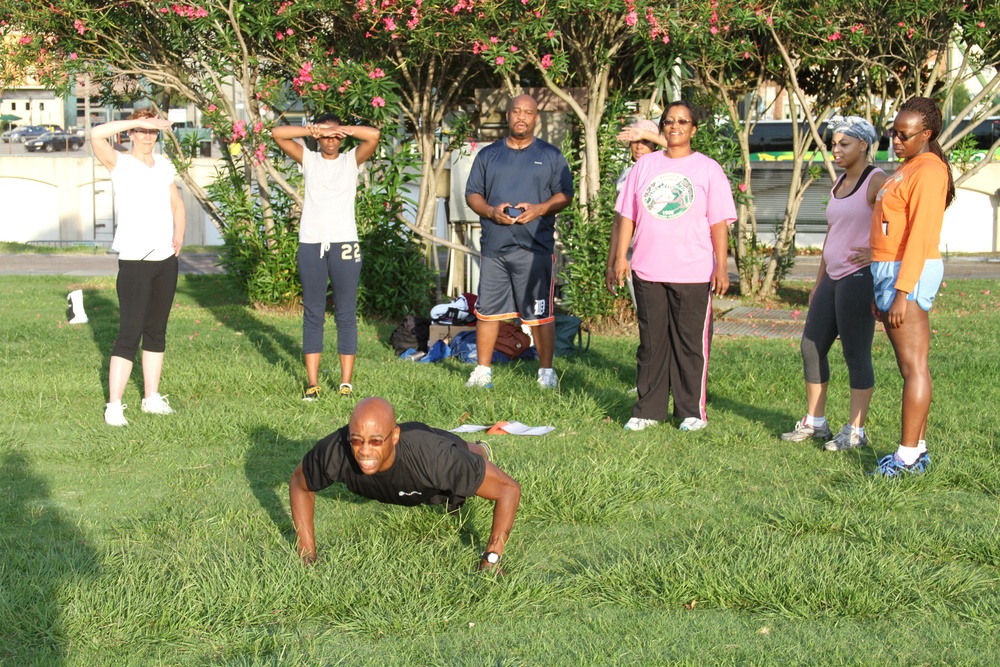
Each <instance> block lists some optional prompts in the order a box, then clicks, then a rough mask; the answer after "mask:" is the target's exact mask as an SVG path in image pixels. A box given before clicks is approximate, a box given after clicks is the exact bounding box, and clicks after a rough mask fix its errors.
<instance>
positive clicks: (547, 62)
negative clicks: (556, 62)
mask: <svg viewBox="0 0 1000 667" xmlns="http://www.w3.org/2000/svg"><path fill="white" fill-rule="evenodd" d="M550 67H552V54H551V53H546V54H545V55H544V56H542V69H548V68H550Z"/></svg>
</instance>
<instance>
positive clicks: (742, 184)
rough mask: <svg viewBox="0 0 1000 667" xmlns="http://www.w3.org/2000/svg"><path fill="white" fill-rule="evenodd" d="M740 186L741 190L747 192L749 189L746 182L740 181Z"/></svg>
mask: <svg viewBox="0 0 1000 667" xmlns="http://www.w3.org/2000/svg"><path fill="white" fill-rule="evenodd" d="M739 187H740V192H746V191H747V184H746V183H740V186H739Z"/></svg>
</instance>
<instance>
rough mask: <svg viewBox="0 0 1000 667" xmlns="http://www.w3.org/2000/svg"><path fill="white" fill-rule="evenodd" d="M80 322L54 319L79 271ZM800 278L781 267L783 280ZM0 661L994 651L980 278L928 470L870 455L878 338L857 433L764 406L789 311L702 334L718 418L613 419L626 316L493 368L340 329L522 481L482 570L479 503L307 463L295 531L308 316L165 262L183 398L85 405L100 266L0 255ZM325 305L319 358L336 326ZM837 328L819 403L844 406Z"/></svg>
mask: <svg viewBox="0 0 1000 667" xmlns="http://www.w3.org/2000/svg"><path fill="white" fill-rule="evenodd" d="M76 288H82V289H83V290H84V293H85V303H86V308H87V313H88V315H89V316H90V324H88V325H84V326H77V325H68V324H67V323H66V322H65V298H66V293H67V292H68V291H69V290H71V289H76ZM792 289H794V286H793V287H792ZM0 293H2V295H3V296H2V298H0V299H2V300H0V396H2V397H3V405H2V408H0V411H2V415H3V417H4V426H5V428H4V429H3V430H2V433H0V486H2V490H3V491H2V493H0V554H2V558H0V664H4V665H6V664H10V665H25V664H29V665H30V664H37V665H50V664H71V665H102V664H103V665H122V664H152V665H160V664H164V665H167V664H169V665H174V664H199V665H202V664H234V665H319V664H324V665H325V664H345V665H404V664H405V665H498V664H502V665H580V664H583V665H608V664H648V665H660V664H690V665H700V664H732V665H745V664H788V663H792V664H879V665H881V664H893V665H896V664H898V665H910V664H984V665H985V664H991V663H992V662H993V661H994V658H993V656H995V655H997V654H1000V645H998V644H1000V642H998V640H997V632H996V626H997V624H998V621H997V619H998V618H1000V581H998V571H1000V570H998V568H1000V538H998V525H997V524H998V521H1000V511H998V510H1000V503H998V493H1000V473H998V465H1000V460H998V459H1000V457H998V453H997V433H998V430H1000V429H998V425H997V424H998V420H997V418H996V406H997V405H1000V388H998V381H1000V353H998V349H1000V346H998V344H997V342H996V340H997V338H996V332H997V331H998V330H1000V285H998V283H997V282H995V281H977V282H973V281H969V282H965V281H947V287H946V288H945V289H944V290H943V291H942V294H941V296H940V298H939V300H938V302H937V304H936V306H935V310H934V312H933V313H932V326H933V327H934V330H935V334H934V336H933V340H932V358H931V364H932V373H933V375H934V379H935V395H934V404H933V407H932V413H931V421H930V427H929V433H928V438H929V441H930V449H931V455H932V459H933V463H932V467H931V470H930V472H929V473H928V474H926V475H924V476H922V477H918V478H912V479H901V480H898V481H894V482H886V481H883V480H879V479H873V478H871V477H869V476H868V475H867V472H868V471H870V470H871V469H872V466H873V464H874V461H875V458H876V455H877V454H883V453H886V452H889V451H892V449H893V448H894V447H895V443H896V441H897V438H898V429H899V424H898V421H899V395H900V380H899V376H898V372H897V371H896V368H895V361H894V359H893V356H892V350H891V347H890V346H889V344H888V342H887V341H886V339H885V336H884V334H881V333H880V334H877V336H876V340H875V351H874V354H875V362H876V377H877V382H878V384H877V388H876V392H875V398H874V402H873V406H872V412H871V416H870V418H869V433H870V437H871V440H872V443H873V445H874V451H872V450H864V451H861V452H847V453H842V454H830V453H826V452H823V451H821V450H820V449H819V448H818V446H816V445H813V444H790V443H783V442H780V441H779V440H778V439H777V435H778V434H779V433H780V432H782V431H783V430H787V429H788V428H790V427H791V426H792V425H793V424H794V422H795V420H796V419H798V418H800V417H801V413H802V410H803V409H804V404H803V403H804V399H803V396H802V379H801V362H800V359H799V355H798V342H797V341H792V340H762V339H750V338H741V339H731V338H717V339H716V340H715V342H714V347H713V355H712V362H711V368H710V386H709V399H710V403H709V421H710V426H709V428H708V429H706V430H704V431H700V432H697V433H689V434H688V433H681V432H679V431H677V430H676V429H675V428H672V427H670V426H667V425H664V426H661V427H657V428H653V429H649V430H646V431H643V432H641V433H629V434H627V433H625V432H624V431H623V430H622V424H623V423H624V421H625V420H626V419H627V418H628V417H629V416H630V414H631V406H632V402H633V400H634V398H633V397H632V396H630V395H629V393H628V392H629V389H630V388H631V387H633V386H634V381H635V361H634V355H635V345H636V339H635V338H634V337H620V338H608V337H595V338H594V340H593V344H592V347H591V350H590V352H588V353H586V354H584V355H582V356H580V357H578V358H574V359H557V360H556V369H557V372H558V373H559V375H560V380H561V388H560V389H559V390H558V391H557V392H554V393H547V392H545V391H544V390H541V389H540V388H539V387H538V386H537V384H536V383H535V369H536V367H537V366H536V365H535V364H533V363H522V364H514V365H509V366H504V367H498V368H497V369H496V370H495V371H494V383H495V385H496V386H495V389H493V390H492V391H470V390H468V389H466V388H465V387H464V382H465V379H466V377H467V374H468V372H469V370H470V368H469V367H468V366H465V365H462V364H460V363H457V362H455V361H453V360H449V361H446V362H443V363H438V364H414V363H409V362H401V361H397V360H395V359H394V357H393V354H392V351H391V349H390V348H389V347H388V345H387V344H386V342H387V341H388V336H389V333H390V332H391V330H392V326H391V325H385V324H379V323H368V324H364V325H363V326H362V328H361V332H360V352H359V358H358V366H357V372H356V376H355V387H356V391H357V392H358V393H359V395H361V396H365V395H380V396H384V397H386V398H388V399H389V400H390V401H392V402H393V403H394V404H395V405H396V407H397V412H398V414H399V417H400V419H401V420H409V419H416V420H421V421H425V422H427V423H430V424H431V425H434V426H438V427H442V428H454V427H455V426H457V425H458V424H459V423H462V422H466V423H476V424H483V425H489V424H492V423H494V422H496V421H500V420H518V421H521V422H524V423H527V424H532V425H541V424H549V425H552V426H555V427H556V430H555V431H554V432H553V433H552V434H550V435H548V436H545V437H541V438H535V437H515V436H500V437H491V438H489V440H490V442H491V443H492V444H493V445H494V450H495V452H496V454H497V458H498V461H499V464H500V465H501V467H503V468H504V469H505V470H507V471H508V472H510V473H511V474H512V475H513V476H514V477H515V478H517V479H518V480H519V481H520V482H521V483H522V486H523V499H522V506H521V510H520V512H519V514H518V518H517V522H516V523H515V526H514V532H513V534H512V537H511V541H510V543H509V546H508V549H507V551H506V553H505V556H504V561H505V568H506V570H507V572H508V574H507V576H506V577H505V578H502V579H499V580H497V579H495V578H493V577H491V576H485V575H481V574H479V573H476V572H475V565H476V562H477V556H478V554H479V553H480V551H481V550H482V548H483V546H484V543H485V540H486V538H487V537H488V535H489V527H490V519H491V507H490V505H489V503H486V502H483V501H480V500H477V499H474V500H471V501H470V502H469V503H467V505H466V508H465V509H464V510H463V513H462V514H461V516H460V517H458V518H457V519H456V518H452V517H448V516H447V515H445V514H444V513H443V512H442V511H441V510H440V508H400V507H390V506H384V505H379V504H377V503H373V502H368V501H363V500H360V499H357V498H355V497H352V496H351V495H350V494H349V493H348V492H346V490H344V489H343V488H341V487H335V488H332V489H330V490H328V491H325V492H323V493H321V494H320V497H319V500H318V503H317V531H318V540H319V546H320V550H321V557H322V560H321V562H320V563H319V564H318V565H317V566H316V567H313V568H309V569H304V568H302V567H300V566H299V565H298V563H297V559H296V557H295V553H294V549H293V546H292V539H293V532H292V526H291V522H290V519H289V516H288V509H287V507H288V501H287V491H288V483H287V482H288V477H289V475H290V473H291V471H292V470H293V469H294V467H295V465H296V464H297V462H298V460H299V459H300V458H301V456H302V455H303V453H304V452H305V451H307V450H308V449H309V448H310V447H311V446H312V445H313V444H314V442H315V441H316V440H317V439H319V438H320V437H322V436H324V435H326V434H327V433H329V432H330V431H332V430H333V429H335V428H337V427H338V426H340V425H341V424H342V423H343V422H344V421H345V420H346V418H347V416H348V414H349V413H350V410H351V408H352V406H353V401H351V400H345V399H339V398H337V397H335V396H334V395H333V391H332V390H333V389H334V388H335V384H336V378H337V377H338V375H337V373H336V368H335V367H334V366H330V365H326V366H325V368H326V369H327V370H328V371H329V373H328V374H327V375H324V377H325V378H327V379H326V380H325V382H326V387H327V390H328V391H327V395H326V396H325V397H324V398H323V400H321V401H319V402H316V403H312V404H307V403H303V402H302V401H301V400H300V399H299V396H300V393H301V390H302V384H303V380H304V377H303V376H304V374H303V372H302V368H301V361H300V342H301V339H300V336H301V322H300V320H299V318H298V316H296V315H295V314H287V313H262V312H258V311H254V310H252V309H249V308H247V307H246V306H245V305H244V304H243V303H242V302H241V300H240V299H239V297H238V296H237V294H236V293H235V292H234V291H233V290H232V288H231V287H230V286H229V285H228V283H227V282H226V281H225V278H224V277H222V276H198V277H183V278H182V279H181V284H180V287H179V291H178V297H177V305H176V306H175V308H174V310H173V313H172V316H171V323H170V331H169V339H168V352H167V363H166V368H165V372H164V382H163V391H164V392H165V393H169V394H170V401H171V404H172V405H173V406H175V407H176V408H177V411H178V412H177V414H176V415H174V416H172V417H156V416H151V415H144V414H142V413H141V411H140V410H139V399H140V395H139V387H140V384H139V377H138V373H136V377H135V378H133V380H134V382H133V384H132V385H130V386H129V388H128V390H127V392H126V396H125V402H126V403H128V404H129V405H130V406H131V407H130V409H129V410H128V411H127V412H126V416H127V417H128V418H129V419H130V420H131V424H130V426H129V427H128V428H126V429H119V430H115V429H111V428H109V427H107V426H105V425H104V423H103V420H102V416H101V414H102V410H103V404H104V400H105V399H104V396H105V394H106V390H107V389H106V378H105V375H106V369H107V355H108V353H109V351H110V348H111V345H112V343H113V339H114V336H115V333H116V327H117V301H116V299H115V295H114V284H113V279H111V278H93V279H83V280H81V279H79V278H70V277H35V276H32V277H3V278H0ZM333 331H334V328H333V323H332V318H331V321H330V322H329V324H328V336H327V349H328V350H330V351H331V353H330V354H328V355H327V357H326V361H327V362H328V364H329V363H333V362H334V360H335V358H336V355H335V354H333V353H332V352H333V351H334V350H335V341H334V336H333ZM839 354H840V351H839V348H837V347H835V348H834V350H833V352H832V355H833V360H832V363H831V366H832V368H833V373H834V377H833V380H832V385H831V395H830V401H829V408H828V416H829V417H830V419H831V421H833V422H834V423H839V422H842V421H844V420H845V419H846V412H847V408H848V395H847V388H846V369H845V368H844V367H843V364H842V362H840V360H839Z"/></svg>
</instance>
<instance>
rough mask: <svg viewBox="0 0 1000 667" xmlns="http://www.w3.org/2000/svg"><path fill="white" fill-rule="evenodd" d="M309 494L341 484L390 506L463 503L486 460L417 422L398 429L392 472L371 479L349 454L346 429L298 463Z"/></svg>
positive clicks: (482, 472) (452, 436) (475, 486)
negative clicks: (458, 499) (456, 499)
mask: <svg viewBox="0 0 1000 667" xmlns="http://www.w3.org/2000/svg"><path fill="white" fill-rule="evenodd" d="M302 472H303V473H304V474H305V478H306V484H307V485H308V486H309V489H310V490H311V491H320V490H322V489H325V488H326V487H328V486H330V485H331V484H335V483H336V482H341V483H342V484H344V485H345V486H346V487H347V488H348V489H349V490H351V491H353V492H354V493H356V494H358V495H359V496H363V497H365V498H371V499H372V500H378V501H379V502H383V503H390V504H393V505H420V504H423V503H427V504H432V505H438V504H442V503H444V502H446V501H448V499H449V498H450V497H452V496H460V497H469V496H474V495H476V491H477V490H478V489H479V486H480V485H481V484H482V483H483V479H484V478H485V477H486V460H485V459H484V458H483V457H481V456H479V455H477V454H473V453H472V452H470V451H469V448H468V445H467V444H466V443H465V441H464V440H462V439H461V438H460V437H458V436H457V435H455V434H454V433H449V432H447V431H442V430H440V429H436V428H431V427H430V426H427V425H426V424H421V423H419V422H406V423H403V424H399V442H398V443H397V444H396V460H395V461H394V462H393V464H392V467H391V468H389V469H388V470H385V471H383V472H377V473H375V474H374V475H366V474H364V473H363V472H361V468H360V467H358V464H357V462H356V461H355V460H354V453H353V452H352V451H351V443H350V431H349V429H348V427H347V426H344V427H343V428H340V429H337V430H336V431H334V432H333V433H331V434H330V435H328V436H326V437H325V438H323V439H322V440H320V441H319V442H317V443H316V446H315V447H313V448H312V450H311V451H310V452H309V453H308V454H306V455H305V457H304V458H303V459H302Z"/></svg>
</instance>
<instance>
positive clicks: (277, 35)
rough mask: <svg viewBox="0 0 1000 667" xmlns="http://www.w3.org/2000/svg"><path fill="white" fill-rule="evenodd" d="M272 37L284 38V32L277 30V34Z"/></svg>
mask: <svg viewBox="0 0 1000 667" xmlns="http://www.w3.org/2000/svg"><path fill="white" fill-rule="evenodd" d="M274 38H275V39H284V38H285V33H283V32H278V33H277V34H275V36H274Z"/></svg>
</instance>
